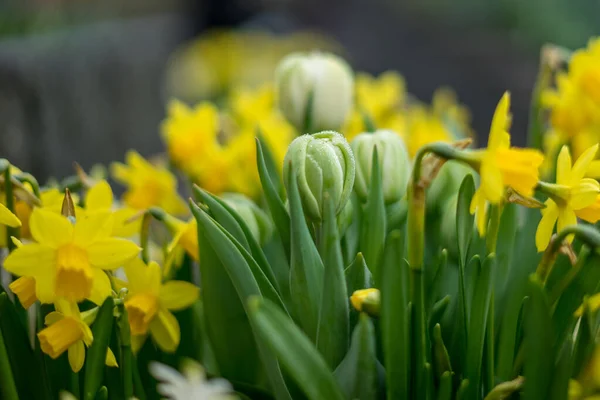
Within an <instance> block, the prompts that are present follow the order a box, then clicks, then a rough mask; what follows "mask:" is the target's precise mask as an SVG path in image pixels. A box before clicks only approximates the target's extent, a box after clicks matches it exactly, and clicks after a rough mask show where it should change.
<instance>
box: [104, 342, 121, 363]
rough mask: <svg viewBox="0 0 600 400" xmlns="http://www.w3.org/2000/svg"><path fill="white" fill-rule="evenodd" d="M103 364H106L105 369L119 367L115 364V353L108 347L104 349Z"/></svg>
mask: <svg viewBox="0 0 600 400" xmlns="http://www.w3.org/2000/svg"><path fill="white" fill-rule="evenodd" d="M104 364H106V366H107V367H113V368H116V367H118V366H119V364H117V358H116V357H115V353H113V351H112V350H111V349H110V347H109V348H108V349H106V360H105V361H104Z"/></svg>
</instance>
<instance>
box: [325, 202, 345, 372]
mask: <svg viewBox="0 0 600 400" xmlns="http://www.w3.org/2000/svg"><path fill="white" fill-rule="evenodd" d="M323 197H324V201H325V210H324V213H323V214H324V215H323V228H322V236H321V243H320V250H321V257H322V259H323V264H324V268H325V271H324V278H323V293H324V295H323V296H322V300H321V309H320V311H319V327H318V330H317V349H319V351H320V352H321V354H322V355H323V357H324V358H325V361H327V364H328V365H329V366H330V367H331V368H335V367H336V366H337V365H338V364H339V363H340V361H341V360H342V359H343V358H344V354H346V351H347V350H348V344H349V340H350V338H349V336H350V333H349V330H350V327H349V320H348V316H349V312H350V310H349V309H348V292H347V291H346V279H345V276H344V261H343V260H342V249H341V248H340V235H339V233H338V227H337V219H336V215H335V206H334V204H333V200H332V199H331V197H330V196H329V195H328V193H325V195H324V196H323ZM325 293H326V295H325Z"/></svg>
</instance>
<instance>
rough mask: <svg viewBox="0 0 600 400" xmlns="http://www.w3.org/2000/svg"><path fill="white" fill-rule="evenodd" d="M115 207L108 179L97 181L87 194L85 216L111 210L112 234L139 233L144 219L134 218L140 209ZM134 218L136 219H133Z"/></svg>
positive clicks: (128, 235)
mask: <svg viewBox="0 0 600 400" xmlns="http://www.w3.org/2000/svg"><path fill="white" fill-rule="evenodd" d="M114 207H115V200H114V195H113V191H112V189H111V187H110V185H109V184H108V182H107V181H105V180H100V181H97V182H96V183H94V186H92V187H91V188H89V189H88V191H87V193H86V195H85V211H84V215H85V216H90V215H94V214H97V213H106V212H109V213H112V216H113V229H112V236H119V237H131V236H134V235H136V234H137V233H139V232H140V229H141V222H142V220H141V218H138V219H135V218H134V217H135V215H136V214H139V211H138V210H135V209H133V208H130V207H128V206H123V207H120V208H114ZM132 218H134V219H135V220H134V221H131V219H132Z"/></svg>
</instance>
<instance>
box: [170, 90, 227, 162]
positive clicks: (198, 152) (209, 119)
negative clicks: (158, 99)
mask: <svg viewBox="0 0 600 400" xmlns="http://www.w3.org/2000/svg"><path fill="white" fill-rule="evenodd" d="M218 130H219V112H218V110H217V109H216V108H215V106H213V105H212V104H211V103H208V102H204V103H200V104H198V105H197V106H195V107H194V108H191V107H188V106H187V105H186V104H184V103H182V102H180V101H178V100H172V101H171V102H170V103H169V107H168V109H167V118H166V119H165V120H164V121H163V123H162V127H161V132H162V137H163V140H164V142H165V144H166V145H167V151H168V153H169V157H170V158H171V160H172V161H173V163H174V164H175V165H176V166H177V167H179V168H181V170H183V171H185V172H187V173H191V172H192V171H193V170H194V164H196V163H198V162H201V160H202V156H203V155H204V154H205V153H206V152H208V151H211V149H214V148H215V147H216V146H218V141H217V133H218Z"/></svg>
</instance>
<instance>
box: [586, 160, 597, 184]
mask: <svg viewBox="0 0 600 400" xmlns="http://www.w3.org/2000/svg"><path fill="white" fill-rule="evenodd" d="M586 176H589V177H590V178H595V179H599V178H600V160H594V161H592V162H591V163H590V165H589V166H588V170H587V173H586Z"/></svg>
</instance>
